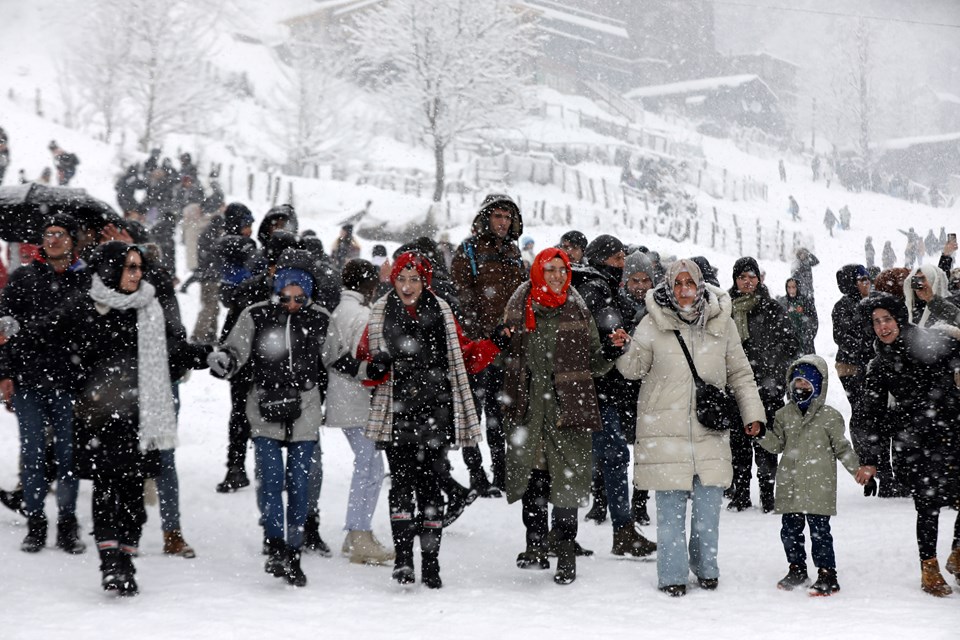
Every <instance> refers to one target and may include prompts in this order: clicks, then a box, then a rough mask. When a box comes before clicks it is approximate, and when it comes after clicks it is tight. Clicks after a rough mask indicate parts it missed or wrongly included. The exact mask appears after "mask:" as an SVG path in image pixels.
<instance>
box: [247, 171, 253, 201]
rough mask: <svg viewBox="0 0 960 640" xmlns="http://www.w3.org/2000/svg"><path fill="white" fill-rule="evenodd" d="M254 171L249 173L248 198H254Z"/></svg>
mask: <svg viewBox="0 0 960 640" xmlns="http://www.w3.org/2000/svg"><path fill="white" fill-rule="evenodd" d="M253 183H254V177H253V172H252V171H251V172H250V173H248V174H247V200H253Z"/></svg>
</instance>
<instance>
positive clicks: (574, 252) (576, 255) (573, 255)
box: [560, 242, 583, 262]
mask: <svg viewBox="0 0 960 640" xmlns="http://www.w3.org/2000/svg"><path fill="white" fill-rule="evenodd" d="M560 248H561V249H563V250H564V252H565V253H566V254H567V257H569V258H570V262H583V249H582V248H581V247H578V246H577V245H575V244H571V243H569V242H561V243H560Z"/></svg>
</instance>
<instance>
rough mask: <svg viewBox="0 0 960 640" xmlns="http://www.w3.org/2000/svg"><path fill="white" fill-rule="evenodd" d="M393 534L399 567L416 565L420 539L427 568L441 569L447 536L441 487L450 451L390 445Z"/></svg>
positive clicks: (391, 522)
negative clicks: (439, 559)
mask: <svg viewBox="0 0 960 640" xmlns="http://www.w3.org/2000/svg"><path fill="white" fill-rule="evenodd" d="M386 452H387V464H388V465H389V467H390V493H389V498H388V501H389V503H390V533H391V534H392V537H393V546H394V549H395V550H396V553H397V557H396V566H398V567H401V566H409V567H412V566H413V541H414V538H416V537H417V536H420V551H421V554H422V556H423V560H424V562H425V563H426V566H432V567H433V568H434V570H437V564H436V563H437V556H438V555H439V553H440V539H441V536H442V534H443V506H444V502H443V496H442V495H441V493H440V486H441V483H442V481H443V476H444V473H445V471H446V466H447V464H449V463H448V462H447V450H446V448H430V447H425V446H422V445H420V444H416V443H410V444H398V445H390V446H388V447H387V449H386Z"/></svg>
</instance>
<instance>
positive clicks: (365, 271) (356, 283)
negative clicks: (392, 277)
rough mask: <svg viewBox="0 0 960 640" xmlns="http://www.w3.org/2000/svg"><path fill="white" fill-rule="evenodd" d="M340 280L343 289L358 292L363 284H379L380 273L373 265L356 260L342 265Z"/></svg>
mask: <svg viewBox="0 0 960 640" xmlns="http://www.w3.org/2000/svg"><path fill="white" fill-rule="evenodd" d="M342 278H343V288H344V289H349V290H350V291H360V289H361V288H362V287H363V285H364V284H370V283H377V282H379V281H380V272H379V270H378V269H377V268H376V267H375V266H373V263H371V262H367V261H366V260H361V259H359V258H358V259H354V260H350V261H349V262H347V264H345V265H343V272H342Z"/></svg>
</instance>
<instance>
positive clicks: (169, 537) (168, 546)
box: [163, 529, 197, 558]
mask: <svg viewBox="0 0 960 640" xmlns="http://www.w3.org/2000/svg"><path fill="white" fill-rule="evenodd" d="M163 553H164V555H168V556H180V557H181V558H196V557H197V552H196V551H194V550H193V547H191V546H190V545H189V544H187V541H186V540H184V539H183V533H181V532H180V529H174V530H173V531H164V532H163Z"/></svg>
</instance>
